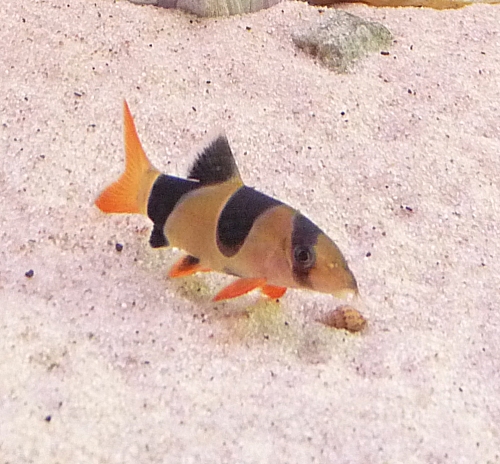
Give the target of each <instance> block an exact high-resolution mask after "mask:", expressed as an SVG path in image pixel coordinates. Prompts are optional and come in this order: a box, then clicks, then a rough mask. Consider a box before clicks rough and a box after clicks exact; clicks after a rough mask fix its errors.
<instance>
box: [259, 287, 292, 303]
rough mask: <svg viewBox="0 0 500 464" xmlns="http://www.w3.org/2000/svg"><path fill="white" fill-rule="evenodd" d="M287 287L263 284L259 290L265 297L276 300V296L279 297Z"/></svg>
mask: <svg viewBox="0 0 500 464" xmlns="http://www.w3.org/2000/svg"><path fill="white" fill-rule="evenodd" d="M286 290H287V288H286V287H275V286H274V285H264V286H263V287H262V288H261V289H260V291H261V292H262V293H263V294H264V295H266V296H267V297H269V298H271V299H273V300H277V299H278V298H281V297H282V296H283V295H284V294H285V292H286Z"/></svg>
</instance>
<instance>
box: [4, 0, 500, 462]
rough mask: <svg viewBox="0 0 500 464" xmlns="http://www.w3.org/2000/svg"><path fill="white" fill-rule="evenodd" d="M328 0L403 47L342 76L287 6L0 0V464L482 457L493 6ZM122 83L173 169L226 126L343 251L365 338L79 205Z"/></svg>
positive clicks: (271, 185)
mask: <svg viewBox="0 0 500 464" xmlns="http://www.w3.org/2000/svg"><path fill="white" fill-rule="evenodd" d="M342 8H344V9H346V10H347V11H349V12H352V13H354V14H358V15H360V16H363V17H365V18H372V19H378V20H380V21H381V22H383V23H384V24H385V25H386V26H387V27H389V29H391V31H392V32H393V33H394V35H395V38H396V41H397V42H396V43H395V45H394V47H393V48H392V49H391V50H390V55H389V56H382V55H379V54H376V55H373V56H371V57H370V58H369V59H367V60H366V61H363V62H362V63H360V64H359V65H358V66H357V67H356V68H355V70H354V72H352V73H351V74H349V75H335V74H333V73H331V72H330V71H328V70H326V69H324V68H322V67H321V66H319V65H317V64H315V63H314V61H312V60H311V59H310V58H308V57H307V56H305V55H304V54H303V53H302V52H299V51H297V50H296V49H295V48H294V46H293V44H292V41H291V39H290V33H291V31H292V30H293V29H294V28H295V27H297V26H298V24H300V23H301V22H303V21H310V20H313V19H315V18H316V17H317V16H318V13H317V11H316V10H315V9H314V8H312V7H309V6H307V5H304V4H292V3H287V4H283V5H278V6H277V7H275V8H272V9H270V10H267V11H262V12H260V13H257V14H255V15H252V16H245V17H232V18H228V19H219V20H200V19H197V18H195V17H192V16H188V15H186V14H184V13H180V12H175V11H169V10H161V9H155V8H153V7H139V6H137V5H133V4H130V3H128V2H125V1H120V2H116V3H115V2H114V1H111V0H95V1H88V0H66V1H62V0H45V1H43V0H38V1H24V2H22V1H18V0H15V1H14V0H11V1H9V0H3V1H2V6H1V8H0V40H1V43H2V49H1V56H2V60H1V68H0V72H1V76H2V78H1V79H0V107H1V124H2V125H1V126H0V134H1V143H0V153H1V157H0V192H1V195H2V200H3V201H2V202H1V203H0V233H1V246H0V305H1V307H0V316H1V319H0V322H1V337H0V340H1V341H0V346H1V348H0V349H1V351H0V352H1V357H0V418H1V420H0V462H1V463H2V464H3V463H15V464H18V463H37V464H39V463H72V464H73V463H153V462H154V463H163V462H164V463H194V462H204V463H309V462H311V463H312V462H315V463H395V464H396V463H495V462H500V429H499V424H500V346H499V345H500V342H499V340H500V336H499V330H500V311H499V303H498V302H499V293H498V289H499V288H500V264H499V258H500V231H499V224H500V206H499V202H500V187H499V176H500V140H499V134H500V109H499V108H500V8H499V7H495V6H473V7H470V8H466V9H463V10H459V11H443V12H439V11H432V10H421V9H373V8H368V7H364V6H361V5H357V6H348V5H346V6H343V7H342ZM247 27H249V28H250V30H247ZM208 81H210V83H208ZM410 92H411V93H410ZM77 94H78V95H81V96H77ZM123 98H127V99H128V101H129V104H130V107H131V109H132V112H133V114H134V116H135V118H136V123H137V127H138V131H139V134H140V136H141V138H142V141H143V144H144V147H145V149H146V152H147V153H148V154H149V156H150V157H151V159H152V160H153V161H154V163H155V164H156V165H157V166H158V167H161V168H163V169H164V170H165V171H166V172H168V173H171V174H175V175H184V174H185V173H186V171H187V169H188V167H189V164H190V163H191V161H192V159H193V155H192V154H193V150H194V149H195V148H197V147H198V146H199V144H200V143H201V141H202V140H203V137H204V134H205V133H206V131H208V130H210V129H212V128H214V127H215V126H223V127H225V128H226V130H227V133H228V136H229V138H230V140H231V143H232V145H233V148H234V151H235V153H236V156H237V160H238V162H239V166H240V170H241V172H242V175H243V176H244V178H245V179H246V180H247V182H248V184H249V185H252V186H255V187H257V188H258V189H259V190H261V191H263V192H265V193H268V194H272V195H274V196H276V197H277V198H280V199H282V200H285V201H287V202H288V203H290V204H291V205H293V206H295V207H298V208H300V209H301V210H302V211H303V212H304V213H305V214H307V215H308V216H309V217H310V218H311V219H313V220H314V221H315V222H316V223H317V224H318V225H319V226H320V227H322V228H323V229H324V230H325V231H326V232H328V233H329V235H331V236H332V237H333V238H334V239H335V240H336V241H337V243H338V244H339V246H340V247H341V249H342V250H343V251H344V253H345V255H346V257H347V258H348V260H349V262H350V265H351V268H352V269H353V271H354V273H355V275H356V277H357V279H358V281H359V285H360V289H361V292H362V295H363V296H364V299H365V302H366V307H365V308H362V309H363V313H364V315H365V316H366V317H367V318H368V320H369V328H368V330H367V331H366V332H365V333H363V334H361V335H351V334H347V333H345V332H343V331H333V330H330V329H327V328H325V327H323V326H321V325H319V324H317V323H315V322H314V319H315V317H316V316H317V314H318V313H319V312H320V311H321V310H323V309H325V308H326V309H331V308H333V307H334V306H335V304H336V302H335V300H334V299H333V298H332V297H329V296H327V295H320V294H316V293H313V292H302V291H294V290H291V291H289V292H288V293H287V295H286V297H285V298H284V299H283V301H282V304H281V307H280V308H278V307H277V306H276V305H273V304H267V305H266V304H263V303H259V302H258V301H259V299H258V295H250V296H248V297H245V298H241V299H237V300H234V301H232V302H229V303H226V304H220V305H214V304H212V303H210V297H211V296H213V295H214V294H215V293H216V291H217V290H218V289H220V288H221V287H222V286H223V285H224V284H227V283H228V282H230V281H231V278H227V277H223V276H221V275H218V274H210V275H200V276H196V277H193V278H188V279H184V280H182V281H178V282H171V281H168V280H166V278H165V274H166V270H167V269H168V267H169V266H170V265H171V264H172V263H173V262H174V261H175V259H177V258H178V256H179V252H173V251H170V250H161V251H158V250H153V249H151V248H149V246H148V237H149V230H150V224H149V222H148V220H147V219H146V218H142V217H125V216H105V215H103V214H101V213H100V212H99V211H97V210H96V208H95V207H93V205H92V201H93V199H94V198H95V196H96V195H97V193H98V192H99V190H100V189H101V188H103V187H104V186H105V185H106V184H107V183H109V182H110V181H112V180H114V178H115V176H117V175H118V173H119V172H120V171H121V168H122V162H123V150H122V128H121V125H122V115H121V109H122V108H121V104H122V99H123ZM194 108H196V111H195V110H194ZM341 112H344V113H345V115H344V116H342V115H341ZM406 206H408V207H409V208H411V210H412V211H408V210H407V209H406ZM117 241H118V242H120V243H123V245H124V249H123V251H122V252H121V253H117V252H116V251H115V247H114V245H115V242H117ZM368 252H370V253H371V256H370V257H366V254H367V253H368ZM29 269H33V270H34V273H35V274H34V277H33V278H32V279H28V278H26V277H25V275H24V273H25V272H26V271H28V270H29ZM247 310H248V314H247V315H245V313H246V311H247ZM285 322H286V323H287V324H285ZM47 416H50V419H51V420H50V422H48V421H46V420H45V418H46V417H47Z"/></svg>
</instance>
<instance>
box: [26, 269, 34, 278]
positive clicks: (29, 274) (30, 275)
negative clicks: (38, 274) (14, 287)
mask: <svg viewBox="0 0 500 464" xmlns="http://www.w3.org/2000/svg"><path fill="white" fill-rule="evenodd" d="M24 275H25V276H26V277H27V278H28V279H31V278H32V277H33V276H34V275H35V271H34V270H33V269H30V270H29V271H26V272H25V273H24Z"/></svg>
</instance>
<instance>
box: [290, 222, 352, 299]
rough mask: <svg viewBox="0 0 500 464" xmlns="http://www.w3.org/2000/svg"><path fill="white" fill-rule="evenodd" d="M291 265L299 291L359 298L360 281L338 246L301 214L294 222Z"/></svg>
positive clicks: (343, 297) (342, 297) (344, 297)
mask: <svg viewBox="0 0 500 464" xmlns="http://www.w3.org/2000/svg"><path fill="white" fill-rule="evenodd" d="M291 242H292V243H291V264H292V272H293V277H294V280H295V282H296V283H297V284H298V286H299V287H302V288H309V289H312V290H315V291H317V292H322V293H329V294H332V295H334V296H336V297H338V298H341V299H349V298H350V297H352V296H356V295H357V294H358V286H357V283H356V279H355V277H354V275H353V274H352V272H351V270H350V269H349V267H348V265H347V262H346V260H345V258H344V256H343V255H342V253H341V251H340V250H339V248H338V247H337V245H336V244H335V243H334V242H333V240H331V239H330V238H329V237H328V236H327V235H326V234H325V233H324V232H322V231H321V229H319V227H317V226H316V225H315V224H314V223H313V222H311V221H310V220H309V219H307V218H306V217H305V216H302V215H301V214H297V215H296V216H295V218H294V227H293V233H292V240H291Z"/></svg>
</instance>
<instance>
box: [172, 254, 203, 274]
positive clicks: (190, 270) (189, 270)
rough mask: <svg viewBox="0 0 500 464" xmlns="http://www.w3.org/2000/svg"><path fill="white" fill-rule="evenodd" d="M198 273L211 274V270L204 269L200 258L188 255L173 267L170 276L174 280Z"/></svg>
mask: <svg viewBox="0 0 500 464" xmlns="http://www.w3.org/2000/svg"><path fill="white" fill-rule="evenodd" d="M197 272H210V269H208V268H206V267H203V266H202V265H201V264H200V260H199V259H198V258H195V257H194V256H191V255H187V256H184V257H183V258H181V259H180V260H179V261H177V262H176V263H175V264H174V265H173V266H172V268H171V269H170V271H169V273H168V276H169V277H172V278H176V277H187V276H190V275H193V274H196V273H197Z"/></svg>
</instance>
